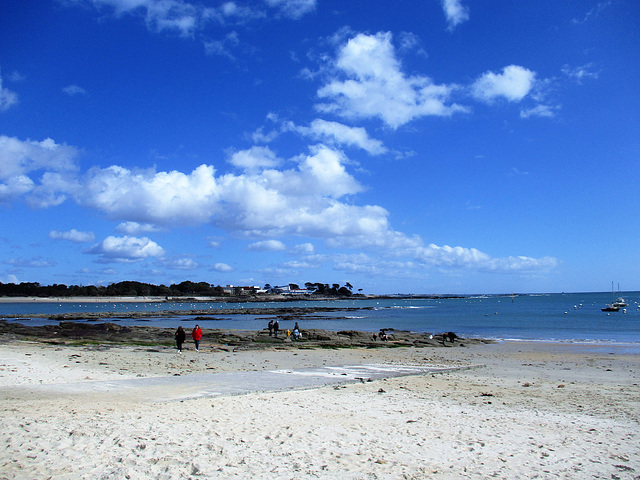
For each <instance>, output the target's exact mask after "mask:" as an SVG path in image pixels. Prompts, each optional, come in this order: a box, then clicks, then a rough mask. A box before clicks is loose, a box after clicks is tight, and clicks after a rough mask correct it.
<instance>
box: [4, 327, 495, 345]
mask: <svg viewBox="0 0 640 480" xmlns="http://www.w3.org/2000/svg"><path fill="white" fill-rule="evenodd" d="M203 332H204V337H203V340H202V348H204V349H207V348H210V349H214V350H216V349H219V350H225V351H231V350H233V351H237V350H260V349H274V348H275V349H315V348H329V349H331V348H355V347H364V348H394V347H443V346H446V347H464V346H468V345H479V344H486V343H493V341H491V340H483V339H463V338H458V339H456V341H454V342H450V341H448V340H447V341H446V342H445V341H443V338H442V334H431V333H415V332H409V331H397V330H396V331H393V333H392V334H391V335H389V339H388V340H386V341H382V340H380V339H379V338H378V337H377V335H375V336H374V334H373V333H372V332H361V331H356V330H343V331H339V332H331V331H328V330H321V329H302V335H303V337H302V339H300V340H293V339H292V338H291V337H287V335H286V331H280V335H279V336H278V337H277V338H276V337H270V336H269V333H268V331H267V329H264V330H258V331H251V330H233V329H203ZM174 333H175V329H173V328H162V327H151V326H124V325H118V324H116V323H110V322H105V323H86V322H74V321H62V322H60V323H59V324H58V325H42V326H29V325H24V324H22V323H13V322H11V323H10V322H7V321H5V320H0V338H2V340H3V342H5V343H6V342H10V341H16V340H29V341H36V342H42V343H48V344H57V345H90V344H94V345H110V344H111V345H114V344H115V345H140V346H148V347H153V346H158V347H169V346H173V345H174V344H175V342H174ZM189 344H190V342H188V343H187V347H189V346H190V345H189Z"/></svg>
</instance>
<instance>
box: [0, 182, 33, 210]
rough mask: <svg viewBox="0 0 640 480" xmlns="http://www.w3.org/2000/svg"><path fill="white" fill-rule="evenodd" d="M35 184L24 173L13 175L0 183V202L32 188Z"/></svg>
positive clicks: (27, 191)
mask: <svg viewBox="0 0 640 480" xmlns="http://www.w3.org/2000/svg"><path fill="white" fill-rule="evenodd" d="M34 186H35V184H34V183H33V180H31V179H30V178H29V177H27V176H26V175H15V176H13V177H11V178H9V179H7V180H6V181H5V183H0V202H2V203H4V202H7V201H9V200H12V199H14V198H16V197H19V196H20V195H24V194H26V193H29V192H31V191H32V190H33V188H34Z"/></svg>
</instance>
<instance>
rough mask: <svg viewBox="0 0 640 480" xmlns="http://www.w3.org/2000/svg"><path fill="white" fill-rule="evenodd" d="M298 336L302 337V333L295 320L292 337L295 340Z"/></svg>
mask: <svg viewBox="0 0 640 480" xmlns="http://www.w3.org/2000/svg"><path fill="white" fill-rule="evenodd" d="M300 337H302V334H301V333H300V327H299V326H298V322H296V324H295V325H294V327H293V338H294V339H296V340H299V339H300Z"/></svg>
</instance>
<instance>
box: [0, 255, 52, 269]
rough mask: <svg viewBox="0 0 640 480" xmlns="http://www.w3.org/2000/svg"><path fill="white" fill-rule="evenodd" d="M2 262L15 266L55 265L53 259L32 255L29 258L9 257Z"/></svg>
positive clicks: (38, 266)
mask: <svg viewBox="0 0 640 480" xmlns="http://www.w3.org/2000/svg"><path fill="white" fill-rule="evenodd" d="M3 263H6V264H7V265H11V266H13V267H16V268H43V267H54V266H55V265H56V262H55V260H47V259H43V258H42V257H34V258H31V259H26V258H9V259H7V260H4V261H3Z"/></svg>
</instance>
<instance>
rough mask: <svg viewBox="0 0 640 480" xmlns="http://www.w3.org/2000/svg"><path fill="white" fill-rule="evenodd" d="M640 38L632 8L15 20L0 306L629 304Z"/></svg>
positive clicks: (621, 3)
mask: <svg viewBox="0 0 640 480" xmlns="http://www.w3.org/2000/svg"><path fill="white" fill-rule="evenodd" d="M639 27H640V3H638V2H635V1H632V0H610V1H588V0H586V1H585V0H580V1H578V0H567V1H562V2H527V1H514V2H504V1H497V0H483V1H478V0H442V1H441V0H423V1H417V0H416V1H402V0H401V1H398V2H389V1H388V0H367V1H366V2H365V1H350V2H335V1H322V0H262V1H257V0H256V1H251V2H241V1H220V2H213V1H196V0H50V1H32V0H27V1H24V0H7V1H4V2H2V4H0V218H2V226H3V228H2V231H1V232H0V255H1V257H0V282H2V283H19V282H39V283H40V284H42V285H50V284H54V283H63V284H67V285H90V284H95V285H107V284H109V283H113V282H119V281H124V280H135V281H141V282H147V283H154V284H166V285H169V284H171V283H179V282H181V281H184V280H191V281H195V282H200V281H205V282H208V283H211V284H214V285H265V284H266V283H269V284H272V285H282V284H288V283H297V284H300V285H303V284H304V283H305V282H313V283H315V282H321V283H329V284H334V283H338V284H340V285H344V284H345V283H347V282H348V283H350V284H351V285H353V287H354V291H357V290H359V289H362V292H363V293H380V294H382V293H511V292H562V291H566V292H569V291H606V290H608V289H609V288H611V282H612V281H614V282H616V284H619V285H620V288H621V289H622V290H640V284H639V283H638V276H637V272H639V271H640V248H638V247H639V246H638V239H639V238H640V215H639V213H640V195H638V187H639V185H640V184H639V182H640V162H639V153H640V135H639V134H640V129H639V126H640V100H639V97H640V96H639V95H638V94H637V88H638V86H640V61H639V60H640V55H639V53H640V33H639V32H640V28H639ZM616 288H617V285H616Z"/></svg>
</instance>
